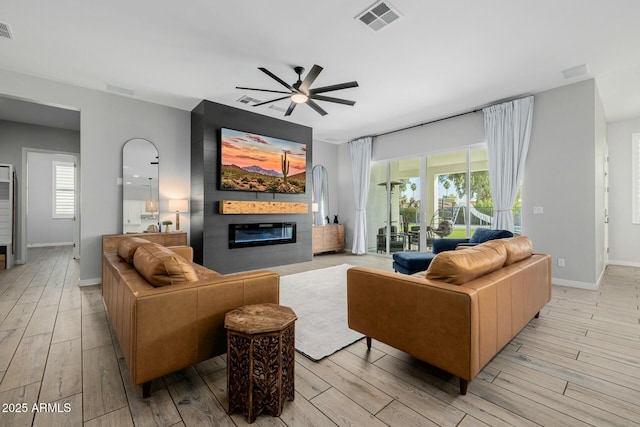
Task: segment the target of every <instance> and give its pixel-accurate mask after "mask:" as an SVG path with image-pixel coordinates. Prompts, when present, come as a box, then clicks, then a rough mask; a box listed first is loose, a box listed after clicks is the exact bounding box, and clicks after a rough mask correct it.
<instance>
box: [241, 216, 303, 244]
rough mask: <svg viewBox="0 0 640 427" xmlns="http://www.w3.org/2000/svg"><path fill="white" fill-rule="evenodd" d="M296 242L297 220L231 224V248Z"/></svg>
mask: <svg viewBox="0 0 640 427" xmlns="http://www.w3.org/2000/svg"><path fill="white" fill-rule="evenodd" d="M295 242H296V223H295V222H261V223H254V224H229V249H235V248H247V247H251V246H264V245H280V244H284V243H295Z"/></svg>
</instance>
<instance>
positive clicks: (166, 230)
mask: <svg viewBox="0 0 640 427" xmlns="http://www.w3.org/2000/svg"><path fill="white" fill-rule="evenodd" d="M171 224H173V222H171V221H162V225H164V232H165V233H168V232H169V228H170V227H169V226H170V225H171Z"/></svg>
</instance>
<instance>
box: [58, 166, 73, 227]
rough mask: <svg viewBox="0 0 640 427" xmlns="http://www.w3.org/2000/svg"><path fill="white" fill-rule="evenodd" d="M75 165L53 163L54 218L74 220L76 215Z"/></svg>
mask: <svg viewBox="0 0 640 427" xmlns="http://www.w3.org/2000/svg"><path fill="white" fill-rule="evenodd" d="M75 175H76V171H75V165H74V164H73V163H70V162H57V161H54V162H53V218H73V217H74V215H75V200H76V187H75V183H76V182H75V181H76V180H75Z"/></svg>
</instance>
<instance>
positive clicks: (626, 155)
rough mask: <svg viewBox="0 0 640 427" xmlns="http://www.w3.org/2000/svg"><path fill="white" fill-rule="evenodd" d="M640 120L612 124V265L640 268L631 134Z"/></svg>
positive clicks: (609, 132) (639, 227) (609, 137)
mask: <svg viewBox="0 0 640 427" xmlns="http://www.w3.org/2000/svg"><path fill="white" fill-rule="evenodd" d="M638 132H640V117H636V118H633V119H628V120H622V121H619V122H613V123H609V126H608V128H607V142H608V145H609V189H610V190H609V247H610V248H611V251H610V253H609V262H610V263H611V264H620V265H631V266H634V267H640V255H639V254H640V224H632V223H631V216H632V213H631V211H632V199H633V195H632V186H631V183H632V179H633V178H632V170H631V135H632V134H634V133H638Z"/></svg>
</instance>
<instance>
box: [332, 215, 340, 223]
mask: <svg viewBox="0 0 640 427" xmlns="http://www.w3.org/2000/svg"><path fill="white" fill-rule="evenodd" d="M333 223H334V224H339V222H338V215H334V216H333Z"/></svg>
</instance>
